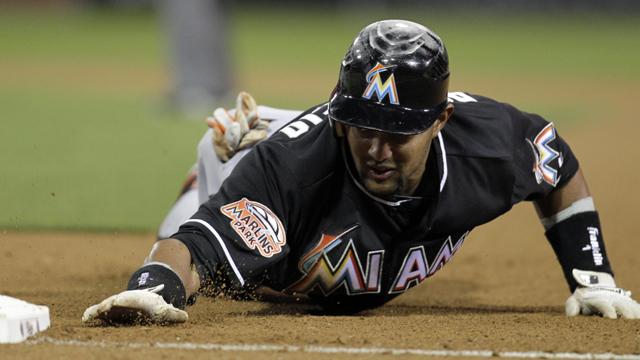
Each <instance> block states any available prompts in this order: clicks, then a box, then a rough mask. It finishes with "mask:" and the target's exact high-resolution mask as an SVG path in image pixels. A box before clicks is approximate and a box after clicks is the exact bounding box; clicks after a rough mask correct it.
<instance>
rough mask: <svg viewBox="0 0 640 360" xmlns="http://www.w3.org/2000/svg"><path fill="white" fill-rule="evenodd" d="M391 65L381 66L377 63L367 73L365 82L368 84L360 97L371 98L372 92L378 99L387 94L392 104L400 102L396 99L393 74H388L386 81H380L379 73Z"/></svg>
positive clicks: (396, 92)
mask: <svg viewBox="0 0 640 360" xmlns="http://www.w3.org/2000/svg"><path fill="white" fill-rule="evenodd" d="M392 67H393V66H382V64H380V63H377V64H376V66H374V67H373V68H372V69H371V70H369V72H368V73H367V77H366V79H367V82H368V83H369V85H368V86H367V88H366V89H365V90H364V93H363V94H362V97H363V98H365V99H371V97H372V96H373V94H376V96H377V97H378V101H382V100H383V99H384V98H385V97H386V96H389V102H390V103H391V104H394V105H398V104H400V99H398V90H396V79H395V77H394V76H393V74H391V75H389V77H388V78H387V81H385V82H384V83H383V82H382V77H381V76H380V74H381V73H383V72H385V71H387V70H389V69H390V68H392Z"/></svg>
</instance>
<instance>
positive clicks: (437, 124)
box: [433, 103, 453, 138]
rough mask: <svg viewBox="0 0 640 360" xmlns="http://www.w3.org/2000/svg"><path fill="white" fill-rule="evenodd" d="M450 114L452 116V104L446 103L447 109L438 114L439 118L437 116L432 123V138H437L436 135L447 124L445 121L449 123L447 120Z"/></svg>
mask: <svg viewBox="0 0 640 360" xmlns="http://www.w3.org/2000/svg"><path fill="white" fill-rule="evenodd" d="M452 114H453V104H452V103H448V104H447V107H446V108H444V111H443V112H442V113H440V116H438V118H437V119H436V121H435V122H434V123H433V127H434V128H433V137H434V138H435V137H436V136H438V134H439V133H440V130H442V128H443V127H444V126H445V125H446V124H447V121H449V118H450V117H451V115H452Z"/></svg>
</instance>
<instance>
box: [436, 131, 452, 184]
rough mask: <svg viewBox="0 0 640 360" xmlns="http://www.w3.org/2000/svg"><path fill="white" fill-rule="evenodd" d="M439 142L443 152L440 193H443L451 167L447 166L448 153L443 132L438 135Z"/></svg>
mask: <svg viewBox="0 0 640 360" xmlns="http://www.w3.org/2000/svg"><path fill="white" fill-rule="evenodd" d="M438 140H440V151H441V152H442V179H440V192H442V189H444V184H446V183H447V176H448V175H449V167H448V166H447V151H446V150H445V149H444V140H443V139H442V132H439V133H438Z"/></svg>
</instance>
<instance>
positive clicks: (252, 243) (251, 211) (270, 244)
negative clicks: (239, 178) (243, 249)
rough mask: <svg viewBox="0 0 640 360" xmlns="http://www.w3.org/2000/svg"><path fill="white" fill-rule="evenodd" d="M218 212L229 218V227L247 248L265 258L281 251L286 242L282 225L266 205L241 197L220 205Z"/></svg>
mask: <svg viewBox="0 0 640 360" xmlns="http://www.w3.org/2000/svg"><path fill="white" fill-rule="evenodd" d="M220 212H222V213H223V214H224V215H225V216H226V217H228V218H229V219H231V221H230V222H229V224H230V225H231V228H232V229H233V230H234V231H235V232H236V234H238V236H240V238H241V239H242V241H244V243H245V244H246V245H247V246H248V247H249V249H252V250H258V252H259V253H260V255H262V256H264V257H267V258H270V257H272V256H273V255H275V254H278V253H280V252H281V251H282V247H283V246H284V245H285V243H286V235H285V231H284V226H282V223H281V222H280V219H278V217H277V216H276V215H275V214H274V213H273V211H271V209H269V208H268V207H266V206H264V205H262V204H261V203H259V202H257V201H250V200H247V199H246V198H242V199H241V200H238V201H236V202H232V203H230V204H227V205H223V206H221V207H220Z"/></svg>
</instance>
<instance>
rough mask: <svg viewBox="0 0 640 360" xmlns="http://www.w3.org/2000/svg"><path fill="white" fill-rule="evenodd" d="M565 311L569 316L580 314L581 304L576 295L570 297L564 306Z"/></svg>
mask: <svg viewBox="0 0 640 360" xmlns="http://www.w3.org/2000/svg"><path fill="white" fill-rule="evenodd" d="M564 311H565V313H566V314H567V316H577V315H578V314H580V303H579V302H578V300H577V299H576V297H575V296H574V295H571V296H569V298H568V299H567V301H566V302H565V304H564Z"/></svg>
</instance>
